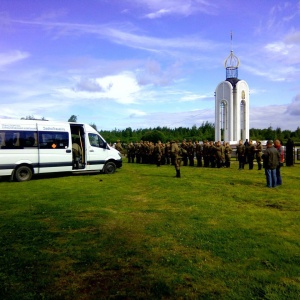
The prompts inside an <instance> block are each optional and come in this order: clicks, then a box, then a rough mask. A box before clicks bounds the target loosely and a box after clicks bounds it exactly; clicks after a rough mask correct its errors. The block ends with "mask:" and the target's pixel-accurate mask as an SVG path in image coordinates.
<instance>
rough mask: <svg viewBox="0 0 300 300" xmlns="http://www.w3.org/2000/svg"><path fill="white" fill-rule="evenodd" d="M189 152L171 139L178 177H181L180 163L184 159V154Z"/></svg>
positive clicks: (172, 154)
mask: <svg viewBox="0 0 300 300" xmlns="http://www.w3.org/2000/svg"><path fill="white" fill-rule="evenodd" d="M183 153H185V154H187V151H186V150H185V149H183V148H180V147H179V146H178V143H176V142H175V141H171V156H172V157H173V160H174V163H175V170H176V177H177V178H180V177H181V175H180V165H181V160H182V154H183Z"/></svg>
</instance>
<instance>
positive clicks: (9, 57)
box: [0, 50, 29, 68]
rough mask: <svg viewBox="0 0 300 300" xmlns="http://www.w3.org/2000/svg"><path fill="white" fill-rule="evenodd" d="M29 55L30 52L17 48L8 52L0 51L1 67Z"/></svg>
mask: <svg viewBox="0 0 300 300" xmlns="http://www.w3.org/2000/svg"><path fill="white" fill-rule="evenodd" d="M28 57H29V53H27V52H23V51H19V50H15V51H10V52H6V53H0V68H1V67H3V66H7V65H10V64H13V63H16V62H18V61H21V60H24V59H26V58H28Z"/></svg>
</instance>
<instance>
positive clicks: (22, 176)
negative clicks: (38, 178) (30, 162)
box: [15, 166, 32, 182]
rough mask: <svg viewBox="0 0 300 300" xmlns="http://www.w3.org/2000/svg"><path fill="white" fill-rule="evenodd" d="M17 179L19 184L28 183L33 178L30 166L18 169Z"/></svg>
mask: <svg viewBox="0 0 300 300" xmlns="http://www.w3.org/2000/svg"><path fill="white" fill-rule="evenodd" d="M15 177H16V180H17V181H19V182H21V181H28V180H30V179H31V177H32V170H31V169H30V168H29V167H28V166H20V167H18V168H17V169H16V172H15Z"/></svg>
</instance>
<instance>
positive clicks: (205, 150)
mask: <svg viewBox="0 0 300 300" xmlns="http://www.w3.org/2000/svg"><path fill="white" fill-rule="evenodd" d="M202 152H203V162H204V167H205V168H208V167H209V144H208V141H207V140H205V141H204V143H203V147H202Z"/></svg>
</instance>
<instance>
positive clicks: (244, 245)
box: [0, 161, 300, 300]
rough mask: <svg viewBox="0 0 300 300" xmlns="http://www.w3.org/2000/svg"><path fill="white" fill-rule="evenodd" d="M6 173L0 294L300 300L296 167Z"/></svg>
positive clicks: (0, 193) (1, 187)
mask: <svg viewBox="0 0 300 300" xmlns="http://www.w3.org/2000/svg"><path fill="white" fill-rule="evenodd" d="M237 169H238V166H237V163H236V161H233V162H232V165H231V168H230V169H225V168H222V169H211V168H197V167H181V175H182V178H174V176H175V170H174V167H173V166H161V167H159V168H158V167H156V166H155V165H138V164H128V163H126V161H125V162H124V164H123V168H122V169H119V170H117V172H116V173H115V174H113V175H104V174H98V173H95V174H80V175H79V174H76V175H71V174H67V175H66V174H65V175H63V174H60V175H51V176H49V175H48V176H40V177H37V178H34V179H33V180H31V181H29V182H23V183H17V182H8V181H7V180H6V179H1V181H0V207H1V209H0V226H1V227H0V299H278V300H279V299H300V189H299V184H300V165H299V164H297V165H295V166H293V167H283V168H282V176H283V185H282V186H280V187H277V188H275V189H269V188H267V187H266V186H265V185H266V182H265V176H264V173H263V172H264V171H263V170H262V171H258V170H257V166H256V165H255V169H254V170H248V169H247V166H246V169H245V170H243V171H239V170H237Z"/></svg>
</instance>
